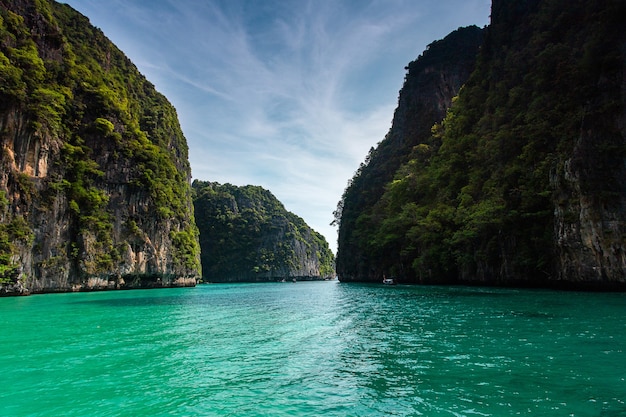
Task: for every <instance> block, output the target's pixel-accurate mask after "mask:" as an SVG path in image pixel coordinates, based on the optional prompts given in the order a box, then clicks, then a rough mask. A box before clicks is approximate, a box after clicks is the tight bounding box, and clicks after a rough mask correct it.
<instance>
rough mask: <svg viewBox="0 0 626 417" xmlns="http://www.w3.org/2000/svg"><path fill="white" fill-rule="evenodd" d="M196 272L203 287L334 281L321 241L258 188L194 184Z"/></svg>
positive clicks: (329, 255)
mask: <svg viewBox="0 0 626 417" xmlns="http://www.w3.org/2000/svg"><path fill="white" fill-rule="evenodd" d="M193 189H194V193H195V196H194V206H195V213H196V222H197V225H198V229H199V231H200V246H201V248H202V255H201V259H202V270H203V274H204V277H205V278H206V279H207V280H209V281H260V280H263V281H266V280H275V279H284V278H291V277H293V278H305V279H319V278H328V277H331V276H334V265H333V262H334V257H333V254H332V252H331V251H330V249H329V247H328V243H327V242H326V240H325V239H324V237H323V236H322V235H320V234H319V233H317V232H315V231H314V230H312V229H311V228H310V227H309V226H307V224H306V223H305V222H304V220H302V219H301V218H300V217H298V216H296V215H295V214H293V213H290V212H288V211H287V210H285V207H284V206H283V205H282V203H280V201H278V200H277V199H276V197H274V195H272V193H270V192H269V191H267V190H265V189H263V188H262V187H258V186H252V185H248V186H245V187H237V186H234V185H231V184H223V185H220V184H218V183H212V182H203V181H198V180H196V181H194V182H193Z"/></svg>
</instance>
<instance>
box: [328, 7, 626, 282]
mask: <svg viewBox="0 0 626 417" xmlns="http://www.w3.org/2000/svg"><path fill="white" fill-rule="evenodd" d="M624 16H626V8H625V5H624V3H623V2H621V1H616V0H604V1H598V2H585V1H580V0H578V1H564V0H544V1H529V2H525V3H524V4H521V3H516V4H509V3H507V2H504V1H498V0H496V1H494V6H493V8H492V25H491V26H490V27H489V28H488V33H487V36H486V39H485V43H484V45H483V46H482V49H481V52H480V54H479V58H478V60H477V64H476V69H475V71H474V72H473V74H472V76H471V77H470V79H469V80H468V81H467V83H466V84H465V86H464V87H463V88H462V89H461V91H460V94H459V96H458V98H457V99H456V101H455V102H454V104H453V105H452V107H451V108H450V110H449V111H448V114H447V115H446V117H445V119H444V120H443V121H442V122H441V123H438V124H435V126H434V127H433V128H432V133H431V134H430V135H428V136H427V137H425V138H424V141H423V143H421V144H419V145H418V146H415V147H414V148H413V149H412V151H411V153H410V156H409V158H408V161H407V162H406V163H404V164H403V165H402V167H400V168H399V169H398V170H397V171H396V172H395V176H394V178H393V180H391V181H388V182H387V183H386V185H385V191H384V193H383V195H382V196H381V197H380V198H378V199H376V201H375V203H374V204H373V205H371V206H370V208H369V209H368V210H362V211H360V212H358V213H356V214H351V215H352V216H354V217H355V219H354V220H352V222H351V224H352V225H353V227H352V229H351V230H349V233H350V234H351V235H352V236H358V239H360V240H361V242H362V243H361V244H360V248H361V249H360V251H359V252H358V253H354V252H352V253H350V255H351V256H352V259H358V261H356V262H358V263H360V264H359V265H356V266H354V265H352V266H348V267H346V268H343V269H342V267H340V266H342V265H344V261H345V260H344V259H343V258H342V257H343V256H344V254H345V253H346V252H345V251H346V249H349V246H342V240H341V235H340V240H339V244H340V246H339V254H338V261H337V262H338V273H339V275H340V278H341V277H342V274H344V273H345V274H346V275H347V276H348V277H350V276H354V275H358V274H362V271H371V275H370V276H363V275H361V276H359V277H357V278H360V279H365V280H367V279H376V278H375V277H376V276H382V274H383V273H386V274H388V275H390V274H393V275H396V276H398V277H399V278H400V279H401V280H404V281H405V282H433V283H441V282H480V283H488V284H502V285H511V284H513V285H551V283H554V285H556V282H557V281H558V282H564V281H574V282H579V283H582V284H590V283H593V285H596V284H597V285H603V284H605V285H607V287H610V284H611V283H624V282H626V276H624V274H625V268H624V267H625V265H624V259H625V255H624V252H625V247H624V245H625V242H624V241H623V236H624V235H625V225H624V214H625V209H626V204H625V197H626V192H625V191H626V190H625V189H624V184H625V183H626V169H625V164H624V161H625V159H626V143H625V134H624V133H625V132H624V126H623V121H624V120H626V117H624V97H623V96H622V94H623V91H624V75H623V74H624V72H623V71H624V67H625V57H624V51H626V35H625V34H624V31H623V28H624V25H625V23H626V21H625V20H624ZM415 117H418V115H415ZM620 120H621V121H622V122H620ZM620 124H621V126H620ZM359 198H361V197H359V196H353V195H352V194H351V193H350V187H349V188H348V190H347V191H346V194H345V195H344V199H343V200H342V202H341V203H340V206H341V207H343V212H344V213H345V212H346V207H351V206H353V205H358V204H359V202H358V200H359ZM340 221H341V223H343V222H344V218H343V217H341V218H340ZM591 242H593V243H591ZM348 263H349V261H348Z"/></svg>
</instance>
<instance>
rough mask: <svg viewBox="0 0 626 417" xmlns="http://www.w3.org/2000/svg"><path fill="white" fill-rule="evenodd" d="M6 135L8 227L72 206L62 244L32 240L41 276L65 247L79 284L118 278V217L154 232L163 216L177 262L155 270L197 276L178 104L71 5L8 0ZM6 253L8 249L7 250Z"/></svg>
mask: <svg viewBox="0 0 626 417" xmlns="http://www.w3.org/2000/svg"><path fill="white" fill-rule="evenodd" d="M0 130H1V133H2V144H3V146H4V149H5V152H4V154H3V156H2V168H3V170H4V171H5V172H6V173H7V174H5V175H6V176H5V177H4V178H3V179H2V181H0V186H1V187H2V189H4V190H6V191H7V194H6V195H7V196H10V198H9V200H10V201H9V202H8V205H9V206H10V207H9V209H7V210H5V212H6V215H4V216H3V218H2V223H3V227H5V226H4V225H6V224H10V223H11V222H14V221H15V218H16V217H15V216H16V214H15V213H17V212H21V213H23V215H24V218H25V219H26V220H27V222H28V224H29V225H30V228H31V229H32V230H34V229H38V228H40V225H39V224H38V222H40V221H41V218H43V217H45V216H46V214H45V213H46V212H51V211H52V210H60V209H59V208H58V206H59V204H60V205H64V204H67V208H68V210H67V213H68V216H69V225H68V226H69V230H68V231H67V236H66V237H67V241H66V245H65V247H55V248H51V249H50V250H49V252H50V253H47V254H46V253H43V252H41V248H40V249H39V252H37V250H38V249H37V248H38V247H40V244H39V243H37V241H38V240H39V239H44V238H45V237H43V236H35V255H36V256H35V258H37V260H36V262H38V265H33V268H32V269H31V272H32V274H37V273H38V272H37V271H40V273H43V272H41V268H43V269H45V266H46V265H47V264H48V263H49V262H47V261H48V260H49V258H50V257H51V256H56V255H60V256H63V254H67V256H68V257H69V258H70V260H71V265H70V266H69V267H70V269H71V272H70V275H72V276H74V277H75V279H76V280H78V281H80V280H81V279H84V278H85V277H89V276H103V275H105V276H106V275H110V276H116V275H120V273H121V272H120V271H119V268H118V264H119V263H120V262H121V263H124V260H123V259H122V252H124V251H125V250H126V249H125V247H126V243H127V242H126V241H125V238H124V236H132V235H133V233H132V232H133V231H132V230H130V229H126V230H116V229H115V224H116V219H115V217H119V216H122V217H123V219H122V220H123V224H131V222H132V224H134V225H135V226H138V227H139V228H140V229H141V230H145V231H146V233H150V232H149V230H150V229H155V228H154V226H153V223H154V222H163V223H167V225H168V226H167V227H165V229H164V231H165V233H166V235H167V233H169V234H170V235H171V236H169V239H171V242H172V245H173V246H172V250H171V251H170V253H171V256H172V257H173V258H174V259H173V264H171V265H170V266H169V267H167V268H161V269H163V270H162V271H160V272H159V271H157V270H154V271H151V272H150V273H153V274H155V275H159V274H160V273H167V274H175V275H177V274H180V275H185V276H188V275H197V274H198V273H199V267H200V265H199V244H198V241H197V230H196V229H195V224H194V219H193V207H192V202H191V187H190V184H189V182H190V167H189V163H188V156H187V144H186V140H185V138H184V136H183V134H182V131H181V129H180V126H179V123H178V119H177V115H176V111H175V109H174V108H173V107H172V106H171V104H170V103H169V102H168V101H167V99H166V98H165V97H164V96H162V95H161V94H159V93H158V92H157V91H156V90H155V89H154V86H153V85H152V84H151V83H149V82H148V81H147V80H146V79H145V78H144V77H143V76H142V75H141V74H140V73H139V71H138V70H137V69H136V67H135V66H134V65H133V64H132V63H131V62H130V61H129V60H128V58H127V57H126V56H124V54H123V53H122V52H121V51H120V50H119V49H117V48H116V47H115V46H114V45H113V44H112V43H111V42H110V41H109V40H108V39H107V38H106V37H105V36H104V34H103V33H102V32H101V31H100V30H99V29H97V28H95V27H93V26H92V25H91V24H90V23H89V21H88V19H87V18H85V17H84V16H82V15H80V14H79V13H77V12H76V11H74V10H73V9H72V8H70V7H69V6H67V5H64V4H58V3H56V2H53V1H48V0H15V1H14V0H0ZM7 150H10V152H9V153H7ZM130 195H134V196H135V197H130ZM124 199H131V200H132V199H135V200H139V199H142V200H143V203H142V204H141V205H140V207H139V209H130V208H129V207H131V206H132V205H133V204H137V203H138V201H132V202H131V201H122V200H124ZM122 203H123V204H125V205H124V207H126V208H128V210H126V209H122V208H121V206H120V204H122ZM61 210H62V209H61ZM168 230H169V232H168ZM135 235H136V233H135ZM54 254H56V255H54ZM15 255H16V254H15V253H13V259H14V263H15V262H18V259H17V258H16V256H15ZM7 256H10V251H9V249H8V247H6V245H2V246H1V247H0V257H2V259H4V258H6V257H7ZM23 257H24V256H22V258H23ZM164 269H167V271H165V270H164ZM0 274H1V272H0Z"/></svg>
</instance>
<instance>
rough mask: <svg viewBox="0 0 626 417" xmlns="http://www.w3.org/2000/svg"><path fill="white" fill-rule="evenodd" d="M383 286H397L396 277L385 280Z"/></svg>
mask: <svg viewBox="0 0 626 417" xmlns="http://www.w3.org/2000/svg"><path fill="white" fill-rule="evenodd" d="M383 284H385V285H396V280H395V278H394V277H391V278H383Z"/></svg>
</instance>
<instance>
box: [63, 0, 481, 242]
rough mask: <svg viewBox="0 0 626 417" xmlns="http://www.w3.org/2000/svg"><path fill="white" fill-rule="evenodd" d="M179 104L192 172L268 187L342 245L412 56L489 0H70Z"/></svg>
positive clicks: (474, 20) (468, 20)
mask: <svg viewBox="0 0 626 417" xmlns="http://www.w3.org/2000/svg"><path fill="white" fill-rule="evenodd" d="M67 3H69V4H70V5H72V6H73V7H75V8H76V9H77V10H79V11H81V12H82V13H83V14H85V15H86V16H88V17H89V18H90V20H91V21H92V23H93V24H95V25H96V26H98V27H100V28H101V29H102V30H103V31H104V33H105V34H106V35H107V36H108V37H109V38H110V39H111V40H113V42H115V43H116V44H117V45H118V47H120V49H122V50H123V51H124V52H125V53H126V54H127V55H128V56H129V57H130V58H131V60H133V62H135V64H136V65H137V66H138V68H139V69H140V71H141V72H142V73H144V74H145V75H146V77H147V78H148V79H149V80H150V81H151V82H153V83H154V84H155V85H156V86H157V89H158V90H159V91H161V92H162V93H164V94H165V95H166V96H167V97H168V99H169V100H170V101H171V102H172V103H173V104H174V105H175V107H176V108H177V111H178V114H179V118H180V121H181V126H182V128H183V132H184V133H185V136H186V138H187V141H188V143H189V149H190V162H191V166H192V174H193V176H194V178H198V179H202V180H208V181H218V182H222V183H224V182H230V183H233V184H237V185H245V184H255V185H261V186H263V187H265V188H268V189H269V190H270V191H272V193H274V194H275V195H276V196H277V197H278V198H279V200H281V201H282V202H283V203H284V204H285V206H286V207H287V209H288V210H290V211H293V212H294V213H296V214H298V215H300V216H301V217H303V218H304V220H305V221H306V222H307V223H308V224H309V225H311V226H312V227H313V228H314V229H316V230H317V231H319V232H320V233H322V234H323V235H324V236H325V237H326V239H327V240H328V241H329V243H330V245H331V247H332V248H333V249H334V248H335V244H336V233H335V230H334V229H333V228H332V227H330V226H329V223H330V222H331V221H332V212H333V210H334V209H335V206H336V204H337V202H338V200H339V199H340V197H341V194H342V192H343V189H344V187H345V185H346V183H347V181H348V180H349V179H350V178H351V177H352V174H353V173H354V171H355V170H356V169H357V168H358V166H359V163H360V162H361V161H362V160H363V159H364V157H365V155H366V154H367V152H368V150H369V148H370V147H372V146H375V145H376V144H377V143H378V142H379V141H380V140H382V139H383V138H384V135H385V134H386V133H387V131H388V129H389V127H390V125H391V119H392V117H393V110H394V108H395V106H396V104H397V93H398V90H399V88H400V87H401V85H402V79H403V75H404V70H403V68H404V66H405V65H406V64H408V62H410V61H411V60H413V59H415V58H416V57H417V55H418V54H419V53H421V52H422V51H423V50H424V48H425V46H426V45H427V44H428V43H430V42H432V41H434V40H436V39H440V38H442V37H443V36H445V35H446V34H447V33H449V32H450V31H452V30H454V29H456V28H457V27H459V26H462V25H469V24H478V25H480V26H482V25H484V24H486V23H487V20H488V15H489V6H490V2H489V0H438V1H430V0H429V1H421V2H416V1H412V0H384V1H382V0H371V1H365V0H342V1H331V0H310V1H305V0H266V1H262V2H252V1H245V0H230V1H224V0H213V1H203V2H197V1H191V0H176V1H174V0H168V1H159V2H154V1H152V0H134V1H121V0H111V1H108V2H102V1H101V0H67Z"/></svg>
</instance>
